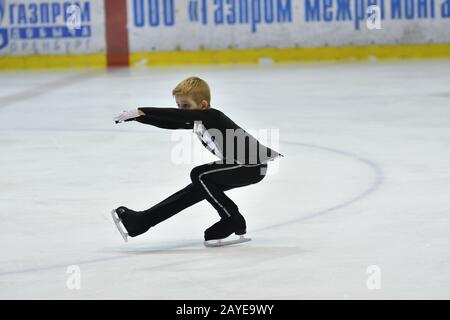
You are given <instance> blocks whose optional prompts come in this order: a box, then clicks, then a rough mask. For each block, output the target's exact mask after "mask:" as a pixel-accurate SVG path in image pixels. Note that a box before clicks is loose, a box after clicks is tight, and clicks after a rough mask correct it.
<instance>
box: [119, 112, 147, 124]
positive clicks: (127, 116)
mask: <svg viewBox="0 0 450 320" xmlns="http://www.w3.org/2000/svg"><path fill="white" fill-rule="evenodd" d="M140 116H141V113H140V112H139V110H138V109H133V110H129V111H125V110H124V111H123V112H122V113H121V114H120V115H118V116H117V117H115V118H114V122H115V123H121V122H124V121H130V120H132V119H135V118H137V117H140Z"/></svg>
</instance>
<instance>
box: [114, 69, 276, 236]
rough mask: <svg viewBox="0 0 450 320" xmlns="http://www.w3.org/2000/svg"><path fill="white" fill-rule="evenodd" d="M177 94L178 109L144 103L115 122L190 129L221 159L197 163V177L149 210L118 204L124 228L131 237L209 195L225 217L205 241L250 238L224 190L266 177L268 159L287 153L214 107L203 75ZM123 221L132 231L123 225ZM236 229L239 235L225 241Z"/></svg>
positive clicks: (193, 174)
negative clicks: (211, 104) (145, 105)
mask: <svg viewBox="0 0 450 320" xmlns="http://www.w3.org/2000/svg"><path fill="white" fill-rule="evenodd" d="M172 95H173V96H174V97H175V100H176V103H177V106H178V109H177V108H154V107H141V108H137V109H134V110H130V111H124V112H123V113H122V114H121V115H119V116H117V117H116V118H114V120H115V122H116V123H121V122H123V121H138V122H140V123H144V124H149V125H153V126H156V127H159V128H164V129H191V130H193V132H194V133H195V134H196V135H197V136H198V138H199V139H200V141H201V142H202V144H203V146H204V147H206V148H207V149H208V150H209V151H210V152H212V153H213V154H215V155H216V156H218V157H219V158H220V160H219V161H215V162H212V163H208V164H204V165H200V166H198V167H195V168H194V169H192V171H191V180H192V183H190V184H189V185H188V186H186V187H185V188H184V189H182V190H180V191H178V192H176V193H174V194H173V195H171V196H170V197H168V198H167V199H165V200H163V201H162V202H160V203H158V204H156V205H155V206H153V207H151V208H150V209H148V210H145V211H139V212H137V211H133V210H130V209H128V208H126V207H123V206H121V207H118V208H117V209H115V210H113V211H112V215H113V218H114V220H115V222H116V225H117V227H118V229H119V231H120V232H121V234H122V236H123V237H124V240H125V241H127V235H130V236H131V237H135V236H137V235H140V234H142V233H144V232H146V231H147V230H148V229H150V228H151V227H153V226H155V225H157V224H158V223H160V222H162V221H164V220H166V219H168V218H170V217H171V216H173V215H175V214H176V213H178V212H180V211H182V210H183V209H185V208H187V207H189V206H192V205H193V204H195V203H197V202H199V201H201V200H204V199H206V200H207V201H208V202H209V203H210V204H211V205H212V206H213V207H214V208H215V209H216V210H217V212H218V213H219V216H220V221H218V222H217V223H215V224H214V225H212V226H211V227H210V228H208V229H207V230H206V231H205V235H204V236H205V245H223V244H230V243H237V242H243V241H248V240H249V239H246V238H244V237H243V235H244V234H245V233H246V223H245V219H244V217H243V216H242V215H241V213H240V212H239V209H238V207H237V206H236V204H235V203H234V202H233V201H232V200H231V199H230V198H229V197H227V196H226V195H225V191H226V190H230V189H232V188H237V187H242V186H246V185H250V184H254V183H257V182H259V181H261V180H262V179H263V178H264V176H265V174H266V170H267V162H268V161H270V160H273V159H275V158H276V157H278V156H283V155H281V154H279V153H278V152H275V151H273V150H272V149H270V148H267V147H265V146H263V145H262V144H260V143H259V142H258V141H257V140H256V139H255V138H254V137H252V136H251V135H249V134H248V133H247V132H245V131H244V130H242V129H241V128H240V127H239V126H238V125H237V124H235V123H234V122H233V121H232V120H231V119H230V118H228V117H227V116H226V115H225V114H224V113H222V112H221V111H219V110H217V109H215V108H212V107H211V106H210V102H211V94H210V90H209V86H208V84H207V83H206V82H205V81H204V80H202V79H200V78H197V77H189V78H187V79H185V80H183V81H182V82H180V83H179V84H178V85H177V86H176V88H175V89H173V91H172ZM119 222H121V223H122V224H123V226H124V227H125V229H126V231H127V233H125V232H124V231H123V230H121V226H120V224H119ZM233 233H235V234H236V235H239V236H240V239H239V240H237V241H231V242H230V241H225V242H224V241H223V239H225V238H227V237H228V236H230V235H231V234H233ZM212 240H218V241H217V242H216V241H212Z"/></svg>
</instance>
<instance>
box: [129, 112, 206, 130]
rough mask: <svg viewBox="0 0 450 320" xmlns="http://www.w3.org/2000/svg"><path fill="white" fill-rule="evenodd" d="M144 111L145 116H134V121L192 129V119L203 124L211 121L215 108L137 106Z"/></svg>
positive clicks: (172, 127) (162, 126)
mask: <svg viewBox="0 0 450 320" xmlns="http://www.w3.org/2000/svg"><path fill="white" fill-rule="evenodd" d="M138 110H141V111H142V112H144V113H145V116H140V117H139V118H136V121H139V122H142V123H146V124H151V125H155V126H157V127H160V128H167V129H192V128H193V127H194V121H202V122H203V123H205V124H208V123H211V122H212V121H213V119H214V114H215V112H214V111H215V110H213V109H206V110H185V109H178V108H156V107H142V108H138Z"/></svg>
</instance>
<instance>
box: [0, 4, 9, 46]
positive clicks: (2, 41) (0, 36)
mask: <svg viewBox="0 0 450 320" xmlns="http://www.w3.org/2000/svg"><path fill="white" fill-rule="evenodd" d="M5 1H6V0H0V50H1V49H3V48H4V47H6V46H7V45H8V29H6V28H2V24H3V18H4V17H5V11H6V3H5Z"/></svg>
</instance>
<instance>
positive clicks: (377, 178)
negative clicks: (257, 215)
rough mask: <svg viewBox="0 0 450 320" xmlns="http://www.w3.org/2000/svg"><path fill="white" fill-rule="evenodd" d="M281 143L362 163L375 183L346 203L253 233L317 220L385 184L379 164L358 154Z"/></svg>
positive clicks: (359, 199) (309, 145) (293, 142)
mask: <svg viewBox="0 0 450 320" xmlns="http://www.w3.org/2000/svg"><path fill="white" fill-rule="evenodd" d="M281 143H284V144H290V145H295V146H300V147H305V148H312V149H317V150H321V151H324V152H331V153H334V154H337V155H340V156H343V157H347V158H349V159H352V160H353V161H356V162H359V163H362V164H364V165H365V166H366V167H368V168H369V169H370V170H371V171H372V173H373V181H372V183H371V184H370V186H369V187H368V188H366V189H365V190H363V191H362V192H360V193H358V194H357V195H355V196H353V197H351V198H350V199H348V200H346V201H343V202H341V203H338V204H336V205H334V206H331V207H328V208H325V209H323V210H320V211H315V212H311V213H309V214H307V215H303V216H301V217H299V218H295V219H292V220H288V221H284V222H281V223H277V224H272V225H268V226H266V227H262V228H258V229H255V230H252V232H260V231H266V230H271V229H275V228H280V227H284V226H286V225H292V224H295V223H299V222H303V221H305V220H309V219H313V218H317V217H320V216H322V215H325V214H328V213H330V212H334V211H336V210H339V209H342V208H345V207H348V206H351V205H352V204H354V203H356V202H358V201H361V200H363V199H365V198H367V197H368V196H370V195H371V194H372V193H374V192H375V191H377V190H378V189H379V188H380V186H381V185H382V184H383V182H384V174H383V170H382V169H381V167H380V166H379V165H378V164H376V163H375V162H374V161H372V160H369V159H366V158H363V157H361V156H359V155H357V154H354V153H350V152H347V151H343V150H338V149H334V148H329V147H325V146H320V145H314V144H309V143H301V142H296V141H284V140H281Z"/></svg>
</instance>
